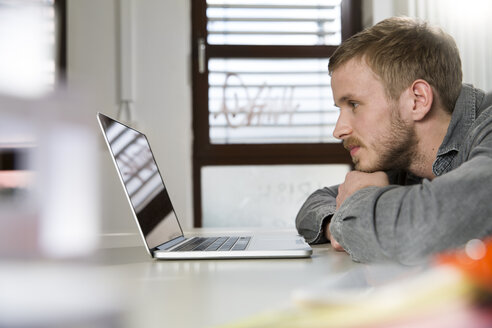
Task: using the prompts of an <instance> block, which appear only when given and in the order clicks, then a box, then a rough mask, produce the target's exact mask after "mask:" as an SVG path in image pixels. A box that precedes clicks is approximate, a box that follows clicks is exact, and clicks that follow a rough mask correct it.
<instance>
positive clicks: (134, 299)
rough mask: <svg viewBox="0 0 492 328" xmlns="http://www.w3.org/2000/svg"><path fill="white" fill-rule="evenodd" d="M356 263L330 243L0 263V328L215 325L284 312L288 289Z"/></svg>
mask: <svg viewBox="0 0 492 328" xmlns="http://www.w3.org/2000/svg"><path fill="white" fill-rule="evenodd" d="M196 232H197V231H195V233H196ZM220 232H223V231H220ZM208 233H212V232H211V231H208ZM284 233H285V232H284ZM289 233H294V232H293V231H290V232H289ZM358 265H359V264H357V263H353V262H352V261H351V260H350V258H349V256H348V255H347V254H345V253H339V252H335V251H334V250H333V249H332V248H331V247H330V245H321V246H315V247H314V252H313V255H312V257H311V258H305V259H262V260H237V259H236V260H180V261H159V260H153V259H152V258H151V257H150V256H149V255H148V254H147V252H146V250H145V249H144V247H143V246H139V247H117V248H104V249H100V250H99V251H98V252H97V253H96V254H94V255H93V256H91V257H90V258H88V259H84V260H82V261H80V260H77V261H71V260H63V261H51V260H39V259H38V260H28V261H25V260H19V259H17V260H15V259H0V290H1V291H2V292H1V293H0V326H8V327H39V326H46V327H66V326H77V327H93V326H94V322H96V323H97V326H117V327H193V328H197V327H216V326H220V325H223V324H228V323H232V322H236V321H238V320H241V319H244V318H248V317H250V316H253V315H256V314H260V313H262V312H264V311H268V310H276V309H282V308H285V307H288V306H289V305H292V293H293V291H295V290H298V289H300V288H304V287H308V286H312V285H313V284H316V283H317V282H319V281H321V280H322V279H324V278H326V277H329V276H330V275H334V274H336V273H340V272H346V271H348V270H349V269H350V268H354V267H357V266H358ZM73 323H75V324H73Z"/></svg>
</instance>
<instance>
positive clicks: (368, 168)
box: [354, 161, 381, 173]
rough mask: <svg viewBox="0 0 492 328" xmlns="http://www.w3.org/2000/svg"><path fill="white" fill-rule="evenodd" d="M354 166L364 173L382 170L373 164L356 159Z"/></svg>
mask: <svg viewBox="0 0 492 328" xmlns="http://www.w3.org/2000/svg"><path fill="white" fill-rule="evenodd" d="M354 167H355V170H356V171H360V172H364V173H374V172H377V171H381V170H380V169H378V168H375V167H371V166H368V165H364V164H363V163H361V162H360V161H354Z"/></svg>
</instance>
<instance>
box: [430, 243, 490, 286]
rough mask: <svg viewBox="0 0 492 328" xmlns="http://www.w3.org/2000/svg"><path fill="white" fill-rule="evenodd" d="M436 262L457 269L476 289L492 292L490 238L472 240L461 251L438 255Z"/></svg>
mask: <svg viewBox="0 0 492 328" xmlns="http://www.w3.org/2000/svg"><path fill="white" fill-rule="evenodd" d="M436 261H437V263H438V264H444V265H451V266H453V267H455V268H457V269H459V270H460V271H461V272H463V273H464V274H465V275H466V276H467V277H468V278H469V279H470V280H471V282H472V283H473V284H475V285H476V286H477V287H480V288H483V289H486V290H487V291H489V292H492V237H489V238H487V239H484V240H478V239H472V240H470V241H469V242H468V243H466V245H465V247H464V248H462V249H459V250H454V251H451V252H445V253H442V254H439V255H438V256H437V257H436Z"/></svg>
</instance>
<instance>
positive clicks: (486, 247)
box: [224, 239, 492, 328]
mask: <svg viewBox="0 0 492 328" xmlns="http://www.w3.org/2000/svg"><path fill="white" fill-rule="evenodd" d="M293 301H294V305H295V306H294V307H292V308H289V309H282V310H278V311H271V312H266V313H264V314H260V315H258V316H255V317H252V318H249V319H246V320H244V321H241V322H237V323H233V324H230V325H226V326H224V327H230V328H243V327H244V328H246V327H248V328H254V327H257V328H259V327H286V328H288V327H299V328H301V327H302V328H310V327H313V328H314V327H336V328H342V327H378V328H381V327H392V328H399V327H401V328H417V327H418V328H427V327H429V328H462V327H467V328H490V327H492V239H488V240H485V241H480V240H471V241H470V242H468V243H467V245H466V246H465V247H463V249H458V250H455V251H450V252H446V253H443V254H440V255H438V256H436V257H435V259H434V261H432V262H431V263H428V264H426V265H424V266H422V267H401V266H396V265H389V264H388V265H384V264H374V265H361V266H360V267H357V268H356V269H353V270H350V271H348V272H345V273H342V274H340V275H339V276H333V277H330V278H329V279H327V281H324V282H318V283H316V284H315V285H314V286H313V287H311V288H305V289H302V290H299V291H296V292H294V294H293Z"/></svg>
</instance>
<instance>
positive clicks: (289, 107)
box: [209, 58, 338, 144]
mask: <svg viewBox="0 0 492 328" xmlns="http://www.w3.org/2000/svg"><path fill="white" fill-rule="evenodd" d="M327 65H328V59H326V58H324V59H225V58H213V59H210V61H209V126H210V140H211V142H212V143H216V144H226V143H300V142H336V139H334V138H333V136H332V133H333V129H334V126H335V123H336V120H337V117H338V110H337V109H336V108H335V107H334V105H333V103H334V101H333V98H332V94H331V90H330V77H329V75H328V72H327Z"/></svg>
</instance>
